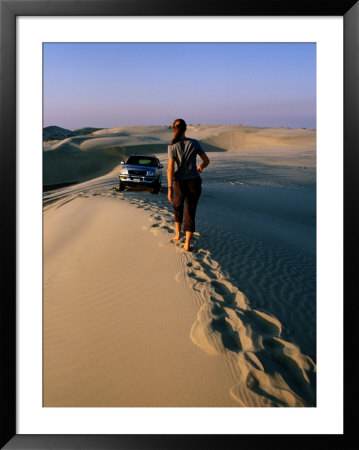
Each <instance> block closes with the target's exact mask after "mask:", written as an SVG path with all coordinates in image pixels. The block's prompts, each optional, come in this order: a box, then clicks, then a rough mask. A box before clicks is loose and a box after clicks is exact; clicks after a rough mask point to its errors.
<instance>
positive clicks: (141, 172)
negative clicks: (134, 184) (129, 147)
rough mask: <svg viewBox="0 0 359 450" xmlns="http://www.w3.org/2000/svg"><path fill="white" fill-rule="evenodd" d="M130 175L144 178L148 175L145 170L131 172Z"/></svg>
mask: <svg viewBox="0 0 359 450" xmlns="http://www.w3.org/2000/svg"><path fill="white" fill-rule="evenodd" d="M128 173H129V175H139V176H141V177H144V176H145V175H146V172H145V171H144V170H129V171H128Z"/></svg>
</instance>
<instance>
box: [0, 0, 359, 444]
mask: <svg viewBox="0 0 359 450" xmlns="http://www.w3.org/2000/svg"><path fill="white" fill-rule="evenodd" d="M179 3H180V8H177V7H176V5H175V4H173V3H172V2H169V1H168V0H86V1H83V0H0V51H1V63H0V71H1V73H0V76H1V78H0V95H1V97H0V170H1V176H0V183H1V188H2V189H1V194H2V195H1V214H2V220H1V221H0V223H1V234H0V236H2V240H1V253H0V254H1V255H2V256H3V260H4V261H5V263H4V264H3V267H2V270H1V280H2V287H3V289H2V293H3V295H2V299H1V303H0V304H1V315H0V317H1V326H0V329H1V341H0V342H1V361H2V367H1V372H2V383H1V402H0V404H1V409H2V413H3V414H2V420H1V438H0V445H1V446H2V447H1V448H6V449H48V448H52V449H60V448H61V449H72V448H80V449H100V448H101V449H115V448H116V449H152V448H154V449H185V448H186V449H188V448H198V447H201V446H202V445H203V446H204V445H205V446H206V447H207V448H225V447H227V446H232V445H235V446H236V448H239V447H240V448H249V447H251V448H253V447H255V448H260V447H264V446H265V447H266V448H276V449H280V448H287V447H288V444H291V443H293V444H295V445H298V446H306V447H308V448H314V446H315V447H317V446H318V445H321V444H324V443H325V446H326V448H336V449H338V448H341V449H342V448H350V445H351V444H350V443H351V440H352V438H353V435H354V427H355V425H356V423H355V422H356V420H355V415H354V414H349V413H348V409H349V410H350V407H351V405H353V406H354V407H355V400H354V398H353V392H354V391H355V389H354V390H352V389H349V388H347V389H345V390H344V407H345V408H344V411H345V412H346V413H347V414H344V433H343V434H341V435H333V434H328V435H319V434H318V435H288V434H285V430H283V434H281V435H263V434H262V435H242V434H241V435H217V434H214V435H166V434H161V435H154V434H152V435H141V434H139V435H19V434H17V432H16V293H17V285H16V252H17V248H16V229H17V222H16V218H17V211H16V17H18V16H111V15H112V16H175V15H182V16H183V15H189V16H342V17H343V20H344V218H343V219H344V236H345V237H346V239H344V267H343V275H344V294H347V298H346V299H345V296H344V321H345V337H346V338H347V339H345V343H346V345H345V348H344V358H345V368H344V369H345V370H344V374H345V380H344V381H345V383H344V384H345V386H348V383H349V380H348V376H349V374H354V376H355V375H356V374H357V364H356V362H355V353H353V352H354V350H353V349H352V348H350V344H351V342H355V341H356V339H355V337H356V333H355V332H354V330H355V329H356V328H357V327H355V325H354V320H355V300H356V299H355V292H356V288H355V287H354V282H355V281H356V276H355V275H356V273H355V272H356V268H357V264H356V263H355V261H356V257H355V256H356V253H355V252H356V249H357V245H356V237H355V236H356V231H357V229H358V220H357V219H356V202H357V198H356V195H355V189H356V187H357V184H356V180H357V178H358V175H357V173H358V170H357V169H358V168H359V165H358V152H357V151H356V150H357V146H358V133H359V108H358V99H359V92H358V90H359V55H358V53H359V2H358V1H357V0H341V1H337V2H327V1H326V0H325V1H323V0H317V1H313V0H310V1H309V0H302V1H301V2H293V1H292V2H288V1H283V0H242V1H241V0H237V1H236V2H233V1H227V0H222V1H221V2H208V0H207V1H206V2H205V1H203V0H200V1H194V0H192V1H191V0H189V1H188V0H182V1H181V2H179ZM187 12H188V13H187ZM189 12H190V13H189ZM352 261H354V263H352ZM345 267H346V269H347V270H344V269H345ZM352 292H353V293H354V294H353V296H351V298H348V294H350V293H352ZM353 300H354V301H353ZM329 345H330V344H329ZM353 355H354V356H353ZM348 405H349V406H348ZM324 440H325V442H324Z"/></svg>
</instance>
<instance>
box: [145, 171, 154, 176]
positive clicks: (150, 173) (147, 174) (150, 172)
mask: <svg viewBox="0 0 359 450" xmlns="http://www.w3.org/2000/svg"><path fill="white" fill-rule="evenodd" d="M153 175H154V173H153V172H152V170H148V171H147V172H146V177H153Z"/></svg>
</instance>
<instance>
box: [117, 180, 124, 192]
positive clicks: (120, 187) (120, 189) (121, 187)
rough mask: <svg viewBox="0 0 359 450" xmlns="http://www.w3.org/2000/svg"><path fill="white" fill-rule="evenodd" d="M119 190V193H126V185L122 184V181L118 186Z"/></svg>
mask: <svg viewBox="0 0 359 450" xmlns="http://www.w3.org/2000/svg"><path fill="white" fill-rule="evenodd" d="M118 190H119V191H124V190H125V185H124V183H122V182H121V180H120V184H119V186H118Z"/></svg>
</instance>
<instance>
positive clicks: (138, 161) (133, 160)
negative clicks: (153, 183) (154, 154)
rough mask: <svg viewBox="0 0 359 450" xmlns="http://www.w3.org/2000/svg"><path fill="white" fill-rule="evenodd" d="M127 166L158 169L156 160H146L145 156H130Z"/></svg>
mask: <svg viewBox="0 0 359 450" xmlns="http://www.w3.org/2000/svg"><path fill="white" fill-rule="evenodd" d="M126 164H135V165H136V166H150V167H157V163H156V160H155V159H153V158H146V157H144V156H130V157H129V158H128V160H127V162H126Z"/></svg>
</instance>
